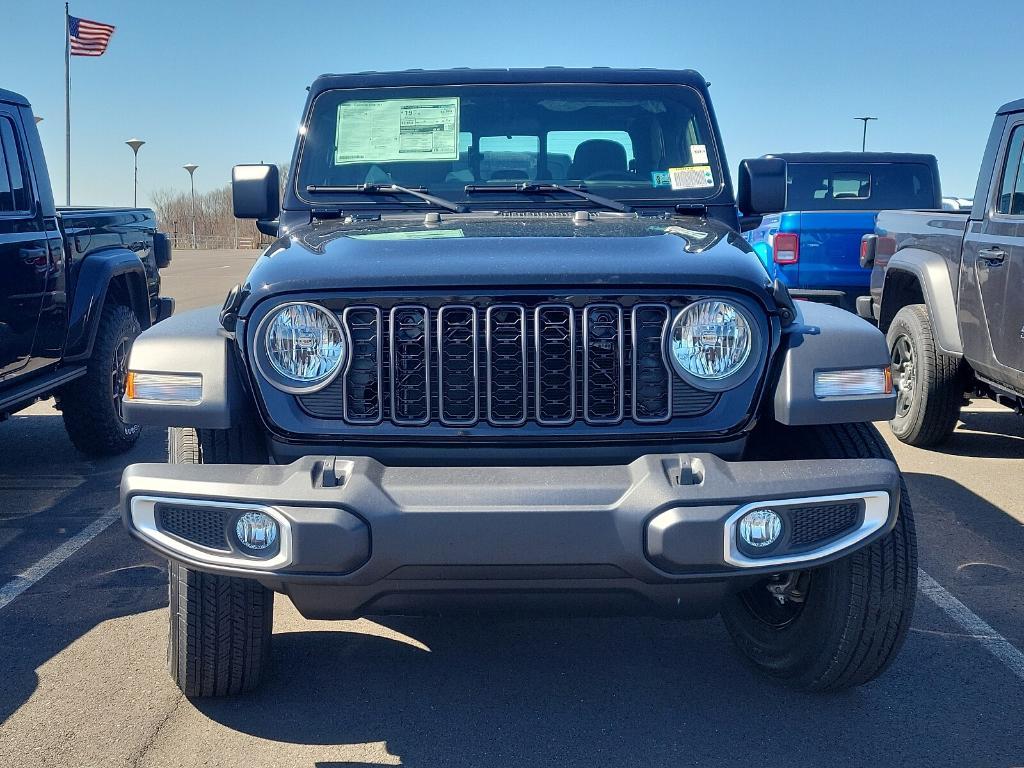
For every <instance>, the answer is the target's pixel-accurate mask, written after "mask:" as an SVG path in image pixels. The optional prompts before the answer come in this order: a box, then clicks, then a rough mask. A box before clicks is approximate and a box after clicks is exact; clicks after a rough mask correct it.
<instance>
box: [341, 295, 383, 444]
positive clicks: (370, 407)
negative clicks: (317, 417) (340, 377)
mask: <svg viewBox="0 0 1024 768" xmlns="http://www.w3.org/2000/svg"><path fill="white" fill-rule="evenodd" d="M342 322H343V323H344V325H345V329H346V330H347V331H348V338H349V344H350V349H349V364H348V370H347V371H346V373H345V381H344V389H345V392H344V396H343V399H344V408H345V410H344V419H345V421H347V422H349V423H350V424H377V423H379V422H380V421H381V420H382V419H383V418H384V399H383V397H382V396H381V382H382V380H383V378H384V376H383V360H384V346H383V342H382V331H383V327H382V326H383V325H384V323H383V320H382V317H381V311H380V308H379V307H347V308H346V309H345V312H344V313H343V315H342Z"/></svg>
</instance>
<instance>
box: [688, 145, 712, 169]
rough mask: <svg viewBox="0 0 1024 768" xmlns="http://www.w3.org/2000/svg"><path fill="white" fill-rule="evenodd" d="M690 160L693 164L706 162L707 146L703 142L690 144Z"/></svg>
mask: <svg viewBox="0 0 1024 768" xmlns="http://www.w3.org/2000/svg"><path fill="white" fill-rule="evenodd" d="M690 160H691V161H692V162H693V164H694V165H705V164H707V162H708V148H707V147H705V146H704V145H703V144H691V145H690Z"/></svg>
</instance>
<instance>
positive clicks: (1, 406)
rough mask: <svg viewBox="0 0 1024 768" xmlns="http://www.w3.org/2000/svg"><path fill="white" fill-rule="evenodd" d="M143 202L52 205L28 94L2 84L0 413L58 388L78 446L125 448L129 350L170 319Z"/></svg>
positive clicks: (130, 427)
mask: <svg viewBox="0 0 1024 768" xmlns="http://www.w3.org/2000/svg"><path fill="white" fill-rule="evenodd" d="M170 261H171V248H170V243H169V241H168V239H167V238H166V237H165V236H164V235H163V234H161V233H160V232H158V231H157V227H156V217H155V216H154V214H153V211H151V210H149V209H148V208H70V207H69V208H57V207H56V206H55V205H54V203H53V193H52V192H51V190H50V177H49V174H48V173H47V170H46V160H45V158H44V157H43V148H42V145H41V144H40V143H39V134H38V132H37V131H36V124H35V121H34V120H33V118H32V109H31V107H30V106H29V103H28V101H27V100H26V99H25V98H24V97H23V96H20V95H19V94H17V93H13V92H11V91H4V90H0V420H3V419H5V418H7V417H8V416H10V415H11V414H13V413H16V412H17V411H19V410H21V409H22V408H25V407H27V406H29V405H31V404H32V403H34V402H36V401H37V400H39V399H41V398H47V397H50V396H53V397H55V398H56V403H57V407H58V408H59V409H60V410H61V411H62V412H63V415H64V425H65V427H66V428H67V432H68V435H69V436H70V438H71V441H72V442H73V443H74V444H75V446H76V447H77V448H78V449H79V450H81V451H83V452H85V453H88V454H92V455H99V456H103V455H111V454H117V453H123V452H125V451H127V450H128V449H129V448H131V447H132V446H133V445H134V444H135V441H136V440H137V439H138V436H139V430H140V426H139V425H138V424H136V423H133V422H131V421H128V420H126V419H125V418H124V413H123V411H122V408H121V403H122V399H123V395H124V390H125V385H126V374H127V366H128V352H129V350H130V349H131V345H132V342H133V341H134V339H135V337H136V336H137V335H138V334H139V332H140V331H142V330H144V329H146V328H149V327H150V326H151V325H153V324H154V323H157V322H159V321H160V320H163V319H165V318H167V317H170V315H171V313H172V312H173V311H174V301H173V300H172V299H169V298H166V297H162V296H160V269H161V268H163V267H166V266H168V265H169V264H170Z"/></svg>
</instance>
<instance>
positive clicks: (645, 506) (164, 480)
mask: <svg viewBox="0 0 1024 768" xmlns="http://www.w3.org/2000/svg"><path fill="white" fill-rule="evenodd" d="M121 493H122V509H123V516H124V523H125V525H126V527H127V528H128V530H129V531H130V532H131V533H132V535H134V536H135V537H137V538H139V539H140V540H142V541H143V542H144V543H146V544H147V545H148V546H150V547H151V548H153V549H154V550H156V551H157V552H160V553H162V554H164V555H166V556H167V557H169V558H172V559H174V560H177V561H180V562H183V563H184V564H186V565H188V566H190V567H193V568H196V569H198V570H204V571H210V572H214V573H221V574H227V575H236V576H245V577H249V578H255V579H257V580H258V581H260V582H261V583H263V584H264V585H266V586H268V587H270V588H272V589H275V590H277V591H281V592H285V593H287V594H288V595H289V596H290V597H291V598H292V600H293V602H295V604H296V606H297V607H298V608H299V610H300V611H301V612H302V613H303V614H305V615H307V616H310V617H318V618H320V617H322V618H344V617H350V616H359V615H368V614H379V613H408V612H423V611H426V612H433V611H435V610H445V609H447V608H449V607H463V608H465V607H468V608H471V609H473V610H479V609H487V608H493V607H496V606H504V607H509V608H513V609H515V608H518V607H525V605H529V606H531V607H544V606H546V605H552V606H555V605H562V606H564V605H566V604H570V605H572V606H573V607H575V608H578V609H580V610H582V611H584V612H588V613H589V612H592V611H593V610H601V611H602V612H603V611H605V610H613V611H615V612H621V611H626V612H640V613H662V614H686V615H694V614H696V615H707V614H710V613H713V612H714V611H715V610H716V609H717V605H718V603H719V602H720V601H721V599H723V597H724V596H725V595H727V594H728V593H729V592H730V591H732V590H735V589H739V588H741V587H742V586H744V585H745V584H748V583H750V582H751V581H752V580H753V579H754V578H756V577H758V576H760V575H764V574H766V573H774V572H779V571H785V570H793V569H794V568H805V567H811V566H814V565H819V564H822V563H825V562H828V561H830V560H833V559H835V558H838V557H842V556H843V555H845V554H848V553H849V552H851V551H853V550H854V549H856V548H858V547H860V546H864V545H865V544H867V543H868V542H870V541H872V540H873V539H875V538H877V537H878V536H881V535H883V534H884V533H886V532H887V531H888V530H889V529H891V527H892V525H893V524H894V523H895V519H896V514H897V511H898V509H899V471H898V469H897V467H896V465H895V464H894V463H893V462H891V461H887V460H883V459H844V460H817V461H794V462H726V461H723V460H721V459H719V458H717V457H715V456H713V455H710V454H692V455H679V454H653V455H647V456H643V457H641V458H639V459H637V460H636V461H634V462H632V463H631V464H628V465H621V466H590V467H579V466H564V467H563V466H558V467H522V468H520V467H440V468H430V467H387V466H384V465H382V464H380V463H379V462H377V461H374V460H373V459H367V458H361V457H360V458H348V457H333V456H307V457H304V458H301V459H299V460H297V461H295V462H293V463H292V464H288V465H280V466H278V465H273V466H270V465H268V466H238V465H171V464H135V465H132V466H130V467H128V468H127V469H126V470H125V472H124V477H123V480H122V484H121ZM836 504H840V505H841V504H854V505H857V508H858V509H859V510H860V512H859V517H858V518H857V519H856V520H855V521H853V522H852V523H851V524H850V525H848V526H847V527H846V528H845V529H843V530H842V531H838V532H833V534H834V535H832V536H831V537H827V538H825V539H822V540H820V541H816V542H813V543H812V546H807V542H806V540H805V541H804V545H803V546H801V547H798V546H796V545H795V544H792V542H791V541H789V540H788V539H787V536H788V534H786V535H784V536H783V539H782V540H780V541H781V542H783V543H784V544H785V546H783V547H781V548H778V547H777V548H776V551H773V552H770V553H769V554H767V555H765V556H764V557H750V556H749V550H748V551H747V553H746V554H744V552H743V551H741V549H742V548H741V547H739V546H738V540H737V536H736V530H735V529H736V525H737V520H738V518H739V516H741V515H742V513H743V512H744V511H745V510H746V509H748V508H751V507H753V506H772V507H773V508H776V509H778V510H780V511H782V513H783V514H784V516H786V515H788V514H789V513H792V521H793V522H794V527H795V522H796V520H797V517H796V515H797V514H799V515H808V514H809V515H814V514H821V515H824V514H825V512H823V511H822V510H825V511H827V510H828V509H830V508H831V507H830V506H829V505H836ZM169 506H173V507H174V508H175V510H176V511H175V514H177V515H179V518H177V519H180V515H183V514H184V515H187V514H190V510H191V511H194V512H195V514H204V515H207V518H206V519H207V520H208V519H209V515H214V516H215V517H214V519H220V518H216V515H218V514H220V515H223V521H224V522H223V528H224V530H223V535H224V537H225V540H226V541H227V542H229V544H228V546H233V545H231V544H230V541H231V535H232V531H233V530H234V524H233V521H232V515H235V516H236V517H237V515H238V514H241V513H242V512H244V511H245V510H249V509H253V508H255V509H260V510H262V511H265V512H266V513H267V514H269V515H271V516H272V517H273V518H274V519H275V520H277V521H278V524H279V529H280V532H281V533H280V544H279V547H277V548H276V549H275V550H274V551H273V552H272V553H271V555H270V556H269V557H266V558H260V557H254V556H252V555H247V554H244V553H242V552H241V551H239V549H238V548H237V547H234V548H233V549H231V550H228V551H222V550H219V549H216V548H211V547H210V546H204V545H200V544H198V543H196V542H195V541H191V540H189V539H188V538H185V537H184V536H183V535H180V534H181V531H180V530H178V532H177V533H175V532H171V531H169V530H167V529H166V528H164V526H163V525H162V523H161V520H162V519H163V518H162V517H161V515H163V514H164V512H163V510H166V509H168V508H169ZM182 510H183V511H182ZM786 519H787V521H788V520H790V518H789V517H786ZM801 519H803V518H801ZM808 519H810V518H808ZM810 521H811V523H812V524H811V526H810V527H809V528H806V527H805V530H816V528H815V526H816V523H815V521H814V520H813V519H810ZM207 544H209V542H207ZM566 598H568V599H566Z"/></svg>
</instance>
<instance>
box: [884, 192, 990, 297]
mask: <svg viewBox="0 0 1024 768" xmlns="http://www.w3.org/2000/svg"><path fill="white" fill-rule="evenodd" d="M970 213H971V212H970V211H882V212H881V213H880V214H878V219H877V221H876V223H875V233H876V234H877V235H878V245H877V249H876V255H875V266H874V269H872V271H871V295H872V296H873V297H874V299H875V301H876V302H877V301H879V300H880V299H881V295H882V284H883V282H884V280H885V267H886V265H887V264H888V263H889V257H890V256H892V255H893V254H894V253H896V251H899V250H902V249H903V248H921V249H923V250H926V251H932V252H933V253H937V254H939V255H940V256H942V258H943V261H944V262H945V263H946V264H947V265H948V267H949V272H950V274H949V277H950V282H951V283H952V285H954V286H956V285H957V284H958V283H959V275H958V271H957V270H958V267H959V264H960V249H961V246H962V244H963V239H964V234H965V232H966V231H967V220H968V217H969V216H970Z"/></svg>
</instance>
